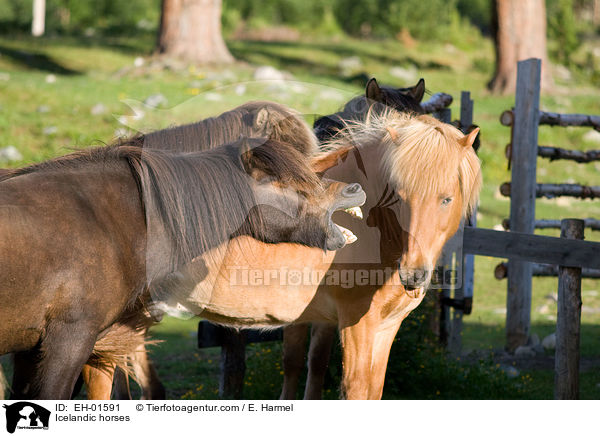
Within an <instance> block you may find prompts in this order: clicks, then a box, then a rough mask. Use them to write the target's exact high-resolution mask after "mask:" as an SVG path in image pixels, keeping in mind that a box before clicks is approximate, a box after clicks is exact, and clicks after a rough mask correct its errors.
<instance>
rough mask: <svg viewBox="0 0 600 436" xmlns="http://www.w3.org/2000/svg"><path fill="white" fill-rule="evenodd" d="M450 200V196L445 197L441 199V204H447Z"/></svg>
mask: <svg viewBox="0 0 600 436" xmlns="http://www.w3.org/2000/svg"><path fill="white" fill-rule="evenodd" d="M451 202H452V197H446V198H444V199H443V200H442V206H448V205H449V204H450V203H451Z"/></svg>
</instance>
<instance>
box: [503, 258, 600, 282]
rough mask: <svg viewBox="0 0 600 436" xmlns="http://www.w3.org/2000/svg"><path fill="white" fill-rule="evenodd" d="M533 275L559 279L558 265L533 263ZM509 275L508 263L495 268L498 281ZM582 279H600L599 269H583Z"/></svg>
mask: <svg viewBox="0 0 600 436" xmlns="http://www.w3.org/2000/svg"><path fill="white" fill-rule="evenodd" d="M531 269H532V274H533V275H534V276H536V277H557V276H558V270H559V268H558V265H548V264H544V263H533V264H532V268H531ZM507 275H508V263H507V262H502V263H499V264H498V265H496V268H494V277H495V278H496V279H498V280H502V279H505V278H506V277H507ZM581 277H583V278H586V279H600V270H599V269H590V268H582V270H581Z"/></svg>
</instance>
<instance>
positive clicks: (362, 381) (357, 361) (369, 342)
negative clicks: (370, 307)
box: [340, 313, 379, 400]
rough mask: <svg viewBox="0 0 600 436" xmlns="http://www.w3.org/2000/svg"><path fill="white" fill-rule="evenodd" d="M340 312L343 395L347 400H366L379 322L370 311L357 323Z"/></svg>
mask: <svg viewBox="0 0 600 436" xmlns="http://www.w3.org/2000/svg"><path fill="white" fill-rule="evenodd" d="M340 315H341V316H340V340H341V344H342V366H343V374H342V396H343V397H344V398H346V399H347V400H366V399H368V398H369V390H370V389H369V383H370V375H371V356H372V354H373V346H374V342H375V333H376V331H377V327H378V324H379V322H378V319H375V317H374V316H372V315H371V314H370V313H366V314H365V315H364V316H363V317H362V318H360V319H359V320H358V321H355V322H354V323H351V322H345V321H346V320H344V318H343V314H340Z"/></svg>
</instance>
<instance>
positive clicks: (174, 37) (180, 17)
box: [158, 0, 233, 64]
mask: <svg viewBox="0 0 600 436" xmlns="http://www.w3.org/2000/svg"><path fill="white" fill-rule="evenodd" d="M158 52H159V53H160V54H161V55H163V56H167V57H173V58H177V59H181V60H184V61H186V62H193V63H201V64H224V63H230V62H233V56H231V53H229V50H228V49H227V46H226V45H225V41H223V36H222V34H221V0H163V2H162V15H161V19H160V29H159V32H158Z"/></svg>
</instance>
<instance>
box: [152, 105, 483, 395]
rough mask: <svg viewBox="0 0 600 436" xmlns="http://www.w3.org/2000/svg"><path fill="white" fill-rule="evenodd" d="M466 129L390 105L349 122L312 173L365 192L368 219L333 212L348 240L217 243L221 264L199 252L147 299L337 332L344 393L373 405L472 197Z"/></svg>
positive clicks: (239, 320)
mask: <svg viewBox="0 0 600 436" xmlns="http://www.w3.org/2000/svg"><path fill="white" fill-rule="evenodd" d="M476 134H477V131H474V132H472V133H471V134H469V135H467V136H465V135H463V134H462V133H461V132H460V131H459V130H457V129H456V128H454V127H452V126H450V125H446V124H444V123H441V122H439V121H437V120H435V119H433V118H431V117H429V116H424V115H422V116H418V117H414V116H410V115H407V114H401V113H398V112H397V111H393V110H388V111H385V112H383V113H381V114H374V115H373V116H369V117H367V119H366V120H365V121H364V122H355V123H352V124H351V125H350V126H348V127H347V128H345V129H344V130H342V131H341V132H340V134H338V135H336V139H335V140H334V141H333V142H331V143H329V144H328V146H329V147H332V148H333V149H334V151H332V152H328V153H325V154H323V155H320V156H318V157H317V158H316V159H315V162H314V168H315V169H316V170H318V171H323V172H325V173H326V176H327V177H331V178H333V179H334V180H343V181H354V180H356V181H360V182H361V183H362V184H363V186H364V187H365V191H366V192H367V203H366V204H365V208H366V209H365V210H367V211H368V212H369V216H370V217H371V218H368V219H367V220H366V221H368V223H367V222H365V221H358V220H354V219H352V218H350V217H349V216H347V215H342V216H340V217H339V219H340V220H341V221H343V223H342V224H343V225H344V226H345V227H348V228H349V229H350V230H351V231H352V232H353V233H355V234H357V235H358V236H359V238H358V241H357V242H356V243H354V244H353V245H350V246H346V247H344V248H343V249H342V250H339V251H338V252H336V253H333V252H326V253H323V251H321V250H318V249H315V248H309V247H303V246H299V245H297V244H275V245H273V244H265V243H263V242H260V241H257V240H255V239H252V238H249V237H246V236H242V237H239V238H237V239H236V240H234V241H231V242H230V243H229V244H227V247H226V250H225V254H224V256H223V262H222V263H220V264H219V265H208V263H207V262H206V260H205V259H204V258H203V256H200V257H198V258H196V259H194V260H193V261H192V262H191V263H190V264H187V265H186V266H185V267H184V268H182V269H181V270H179V271H178V272H177V273H176V274H173V275H172V276H170V277H167V278H166V281H165V285H164V286H165V288H166V289H169V290H172V289H177V290H178V292H177V293H173V292H172V291H169V292H167V293H163V292H161V284H157V290H155V292H154V294H153V295H154V297H155V299H156V300H160V301H163V302H164V303H165V304H167V305H172V306H175V305H177V307H179V308H183V309H184V310H186V311H188V312H191V313H193V314H196V315H199V316H201V317H203V318H205V319H208V320H210V321H213V322H217V323H221V324H225V325H230V326H234V327H239V328H244V327H263V328H268V327H274V326H281V325H289V324H293V323H306V322H320V323H329V324H334V325H337V326H338V328H339V329H340V336H341V343H342V344H341V345H342V354H343V384H342V392H343V394H344V396H345V397H346V398H348V399H378V398H380V397H381V393H382V390H383V383H384V377H385V370H386V366H387V358H388V355H389V351H390V348H391V344H392V341H393V339H394V337H395V335H396V332H397V331H398V328H399V327H400V324H401V322H402V321H403V319H404V318H405V317H406V316H407V315H408V314H409V313H410V312H411V311H412V310H413V309H414V308H415V307H417V306H418V305H419V303H420V302H421V300H422V298H423V296H424V294H425V289H426V287H427V285H428V282H429V280H430V278H431V274H432V271H433V266H434V264H435V262H436V260H437V257H438V256H439V254H440V252H441V250H442V247H443V246H444V244H445V243H446V241H447V240H448V239H449V238H450V237H451V236H452V235H453V234H454V233H455V232H456V230H457V228H458V226H459V223H460V220H461V218H462V217H464V216H465V215H466V214H467V213H468V212H469V211H470V210H471V208H472V207H473V206H474V205H475V203H476V201H477V198H478V194H479V189H480V184H481V178H480V166H479V160H478V158H477V156H476V155H475V153H474V151H473V149H472V143H473V141H474V139H475V136H476ZM242 247H245V248H242ZM207 265H208V267H207ZM207 270H208V272H207Z"/></svg>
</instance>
